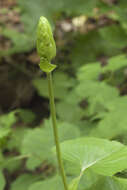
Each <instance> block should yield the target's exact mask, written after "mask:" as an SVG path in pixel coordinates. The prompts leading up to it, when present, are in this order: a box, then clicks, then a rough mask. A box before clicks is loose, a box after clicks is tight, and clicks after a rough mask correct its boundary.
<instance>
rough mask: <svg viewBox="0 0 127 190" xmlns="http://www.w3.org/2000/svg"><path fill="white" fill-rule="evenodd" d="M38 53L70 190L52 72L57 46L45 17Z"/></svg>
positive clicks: (63, 173)
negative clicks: (59, 133) (57, 117)
mask: <svg viewBox="0 0 127 190" xmlns="http://www.w3.org/2000/svg"><path fill="white" fill-rule="evenodd" d="M37 52H38V55H39V56H40V64H39V65H40V69H41V70H42V71H44V72H46V74H47V79H48V88H49V99H50V110H51V116H52V124H53V131H54V139H55V144H56V153H57V159H58V164H59V170H60V173H61V177H62V180H63V184H64V189H65V190H68V186H67V181H66V176H65V172H64V167H63V162H62V158H61V151H60V144H59V137H58V130H57V123H56V111H55V102H54V93H53V83H52V75H51V72H52V71H53V70H54V69H55V68H56V65H53V64H51V60H52V59H53V58H54V57H55V56H56V44H55V41H54V38H53V33H52V29H51V26H50V24H49V22H48V20H47V19H46V18H45V17H43V16H42V17H40V20H39V23H38V28H37Z"/></svg>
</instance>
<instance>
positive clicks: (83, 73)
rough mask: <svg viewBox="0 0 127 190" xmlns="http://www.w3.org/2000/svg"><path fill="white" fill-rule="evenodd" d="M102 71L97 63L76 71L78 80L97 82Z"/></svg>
mask: <svg viewBox="0 0 127 190" xmlns="http://www.w3.org/2000/svg"><path fill="white" fill-rule="evenodd" d="M102 71H103V68H102V67H101V65H100V63H99V62H95V63H89V64H86V65H84V66H82V67H81V68H80V69H79V71H78V74H77V75H78V79H79V80H80V81H82V80H97V79H98V77H99V74H100V73H101V72H102Z"/></svg>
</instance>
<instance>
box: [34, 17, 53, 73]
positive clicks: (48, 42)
mask: <svg viewBox="0 0 127 190" xmlns="http://www.w3.org/2000/svg"><path fill="white" fill-rule="evenodd" d="M37 52H38V55H39V56H40V68H41V70H42V71H44V72H51V71H52V70H54V69H55V67H56V65H53V64H51V60H52V59H53V58H54V57H55V56H56V45H55V41H54V38H53V34H52V29H51V26H50V24H49V22H48V20H47V19H46V18H45V17H43V16H42V17H40V20H39V23H38V27H37Z"/></svg>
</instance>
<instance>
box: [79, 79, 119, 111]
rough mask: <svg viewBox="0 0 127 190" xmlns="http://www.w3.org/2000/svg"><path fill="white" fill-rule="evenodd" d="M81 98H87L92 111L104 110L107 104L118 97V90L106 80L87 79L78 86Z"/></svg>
mask: <svg viewBox="0 0 127 190" xmlns="http://www.w3.org/2000/svg"><path fill="white" fill-rule="evenodd" d="M76 93H77V95H78V96H79V97H80V99H83V100H84V99H85V98H87V99H88V101H89V103H90V108H89V109H90V113H91V114H93V113H94V112H99V111H100V110H101V111H103V110H104V107H105V104H107V103H108V102H110V101H111V100H114V98H117V97H118V95H119V94H118V90H117V89H116V88H114V87H111V86H109V85H107V84H106V83H105V82H96V81H95V82H94V81H89V80H85V81H82V82H81V83H80V84H79V85H78V86H77V87H76Z"/></svg>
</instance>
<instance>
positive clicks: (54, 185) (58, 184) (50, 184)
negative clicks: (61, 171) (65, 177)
mask: <svg viewBox="0 0 127 190" xmlns="http://www.w3.org/2000/svg"><path fill="white" fill-rule="evenodd" d="M37 189H38V190H43V189H45V190H51V189H52V190H57V189H60V190H64V187H63V183H62V181H61V178H60V177H59V176H55V177H53V178H51V179H46V180H44V181H39V182H36V183H33V184H32V185H31V186H30V187H29V189H28V190H37Z"/></svg>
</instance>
